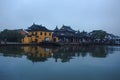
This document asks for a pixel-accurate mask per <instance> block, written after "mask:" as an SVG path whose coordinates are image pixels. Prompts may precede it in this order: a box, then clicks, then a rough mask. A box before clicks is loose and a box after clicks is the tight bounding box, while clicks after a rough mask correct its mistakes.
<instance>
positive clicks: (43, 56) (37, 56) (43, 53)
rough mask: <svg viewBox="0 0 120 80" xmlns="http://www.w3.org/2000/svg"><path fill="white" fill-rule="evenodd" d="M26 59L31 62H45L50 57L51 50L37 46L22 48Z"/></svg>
mask: <svg viewBox="0 0 120 80" xmlns="http://www.w3.org/2000/svg"><path fill="white" fill-rule="evenodd" d="M22 48H23V50H24V52H25V54H26V55H27V58H28V59H29V60H31V61H33V62H36V61H46V60H47V58H50V57H52V50H51V49H49V48H42V47H39V46H26V47H22Z"/></svg>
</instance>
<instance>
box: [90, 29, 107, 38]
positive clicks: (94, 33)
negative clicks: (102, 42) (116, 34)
mask: <svg viewBox="0 0 120 80" xmlns="http://www.w3.org/2000/svg"><path fill="white" fill-rule="evenodd" d="M90 34H91V37H94V38H96V39H104V38H105V36H107V35H108V33H107V32H106V31H103V30H94V31H92V32H90Z"/></svg>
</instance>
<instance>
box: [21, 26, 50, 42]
mask: <svg viewBox="0 0 120 80" xmlns="http://www.w3.org/2000/svg"><path fill="white" fill-rule="evenodd" d="M26 31H27V32H28V33H27V35H25V37H24V38H23V39H22V43H40V42H44V41H49V42H50V41H52V31H51V30H48V29H47V28H46V27H44V26H42V25H37V24H33V25H32V26H30V27H29V28H28V29H27V30H26Z"/></svg>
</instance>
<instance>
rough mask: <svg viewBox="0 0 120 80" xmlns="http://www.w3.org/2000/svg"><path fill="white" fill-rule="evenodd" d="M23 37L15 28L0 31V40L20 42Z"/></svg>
mask: <svg viewBox="0 0 120 80" xmlns="http://www.w3.org/2000/svg"><path fill="white" fill-rule="evenodd" d="M22 38H23V36H22V34H20V33H18V32H17V31H15V30H7V29H5V30H3V31H2V32H1V33H0V39H1V40H2V41H5V40H6V41H9V42H20V41H21V39H22Z"/></svg>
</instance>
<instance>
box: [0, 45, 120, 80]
mask: <svg viewBox="0 0 120 80" xmlns="http://www.w3.org/2000/svg"><path fill="white" fill-rule="evenodd" d="M0 80H120V47H119V46H89V47H79V46H72V47H40V46H24V47H20V46H19V47H15V46H14V47H12V46H9V47H0Z"/></svg>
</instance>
